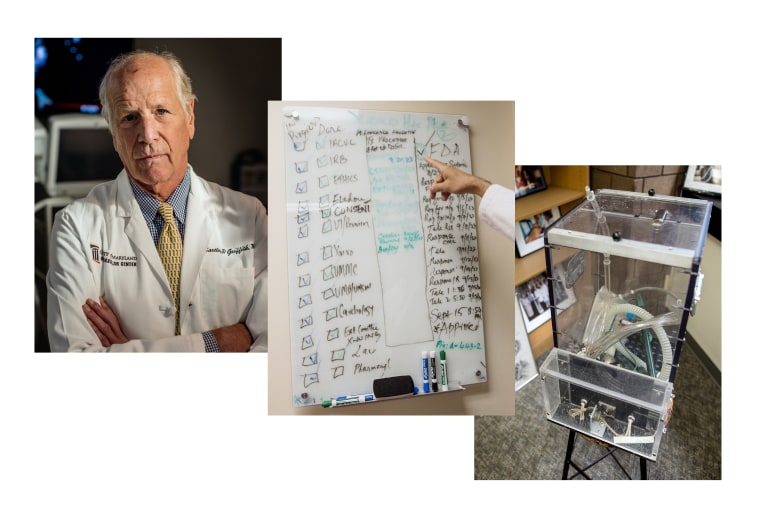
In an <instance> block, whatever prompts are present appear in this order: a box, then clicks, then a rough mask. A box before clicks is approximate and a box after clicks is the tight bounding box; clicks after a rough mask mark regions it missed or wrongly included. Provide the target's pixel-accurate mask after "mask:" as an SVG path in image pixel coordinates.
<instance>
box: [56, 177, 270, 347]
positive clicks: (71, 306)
mask: <svg viewBox="0 0 760 507" xmlns="http://www.w3.org/2000/svg"><path fill="white" fill-rule="evenodd" d="M188 171H190V194H189V196H188V202H187V215H186V221H185V223H186V227H185V237H184V247H183V258H182V274H181V281H180V306H181V308H180V310H179V311H180V325H181V335H179V336H175V335H174V303H173V300H172V295H171V290H170V288H169V283H168V281H167V278H166V274H165V272H164V268H163V266H162V264H161V260H160V259H159V257H158V251H157V249H156V246H155V244H154V243H153V239H152V238H151V236H150V232H149V231H148V226H147V224H146V223H145V218H144V217H143V214H142V212H141V211H140V206H139V205H138V203H137V200H136V199H135V197H134V192H133V191H132V188H131V186H130V184H129V179H128V176H127V173H126V171H125V170H122V172H121V173H120V174H119V176H118V177H117V178H116V179H115V180H114V181H111V182H108V183H105V184H102V185H98V186H96V187H95V188H93V189H92V191H90V193H89V194H88V195H87V197H85V198H84V199H80V200H78V201H76V202H74V203H72V204H70V205H68V206H67V207H66V208H64V209H63V210H61V211H60V212H58V213H57V214H56V217H55V221H54V224H53V230H52V235H51V248H50V268H49V270H48V275H47V284H48V337H49V340H50V345H51V349H52V350H53V351H54V352H55V351H71V352H75V351H76V352H90V351H92V352H97V351H110V352H189V351H197V352H203V351H204V350H205V347H204V344H203V337H202V334H201V333H202V332H204V331H208V330H212V329H216V328H219V327H224V326H229V325H233V324H237V323H241V322H242V323H245V324H246V326H247V327H248V330H249V331H250V332H251V335H252V336H253V339H254V341H253V345H252V346H251V351H255V352H265V351H266V350H267V215H266V210H265V209H264V206H263V205H262V204H261V202H260V201H259V200H258V199H256V198H254V197H252V196H249V195H246V194H243V193H241V192H235V191H233V190H230V189H227V188H224V187H222V186H220V185H217V184H215V183H211V182H208V181H206V180H203V179H202V178H200V177H199V176H197V175H196V174H195V173H194V172H193V170H192V167H190V166H188ZM99 296H103V297H104V298H105V300H106V302H107V303H108V304H109V305H110V306H111V308H112V309H113V310H114V312H115V313H116V315H117V317H118V318H119V322H120V324H121V328H122V330H123V331H124V334H125V335H126V336H127V337H128V338H129V339H130V341H129V342H127V343H124V344H114V345H112V346H111V347H110V348H106V347H103V346H102V345H101V343H100V340H99V339H98V337H97V336H96V335H95V332H94V331H93V330H92V329H91V328H90V326H89V324H88V323H87V320H86V319H85V317H84V313H83V312H82V305H83V304H84V302H85V300H86V299H87V298H91V299H93V300H95V301H97V300H98V297H99Z"/></svg>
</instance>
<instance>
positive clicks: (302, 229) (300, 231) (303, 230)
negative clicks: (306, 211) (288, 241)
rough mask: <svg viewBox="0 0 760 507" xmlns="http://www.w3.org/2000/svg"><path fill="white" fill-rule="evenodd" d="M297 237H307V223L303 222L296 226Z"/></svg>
mask: <svg viewBox="0 0 760 507" xmlns="http://www.w3.org/2000/svg"><path fill="white" fill-rule="evenodd" d="M298 237H299V238H308V237H309V224H304V225H302V226H300V227H299V228H298Z"/></svg>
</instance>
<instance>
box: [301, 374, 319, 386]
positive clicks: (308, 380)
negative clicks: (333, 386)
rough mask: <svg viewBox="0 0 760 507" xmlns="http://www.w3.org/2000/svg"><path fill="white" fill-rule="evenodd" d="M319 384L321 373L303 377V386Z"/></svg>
mask: <svg viewBox="0 0 760 507" xmlns="http://www.w3.org/2000/svg"><path fill="white" fill-rule="evenodd" d="M317 382H319V373H307V374H306V375H304V376H303V386H304V387H309V386H310V385H312V384H316V383H317Z"/></svg>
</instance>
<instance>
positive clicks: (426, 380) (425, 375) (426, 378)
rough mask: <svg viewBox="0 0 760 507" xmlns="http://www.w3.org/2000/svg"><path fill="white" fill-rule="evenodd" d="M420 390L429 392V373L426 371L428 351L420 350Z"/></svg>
mask: <svg viewBox="0 0 760 507" xmlns="http://www.w3.org/2000/svg"><path fill="white" fill-rule="evenodd" d="M422 391H423V392H426V393H429V392H430V374H429V372H428V352H427V351H426V350H423V351H422Z"/></svg>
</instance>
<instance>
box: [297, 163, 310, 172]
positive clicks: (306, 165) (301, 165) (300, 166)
mask: <svg viewBox="0 0 760 507" xmlns="http://www.w3.org/2000/svg"><path fill="white" fill-rule="evenodd" d="M308 170H309V162H308V161H305V160H304V161H303V162H296V173H298V174H303V173H305V172H307V171H308Z"/></svg>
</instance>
